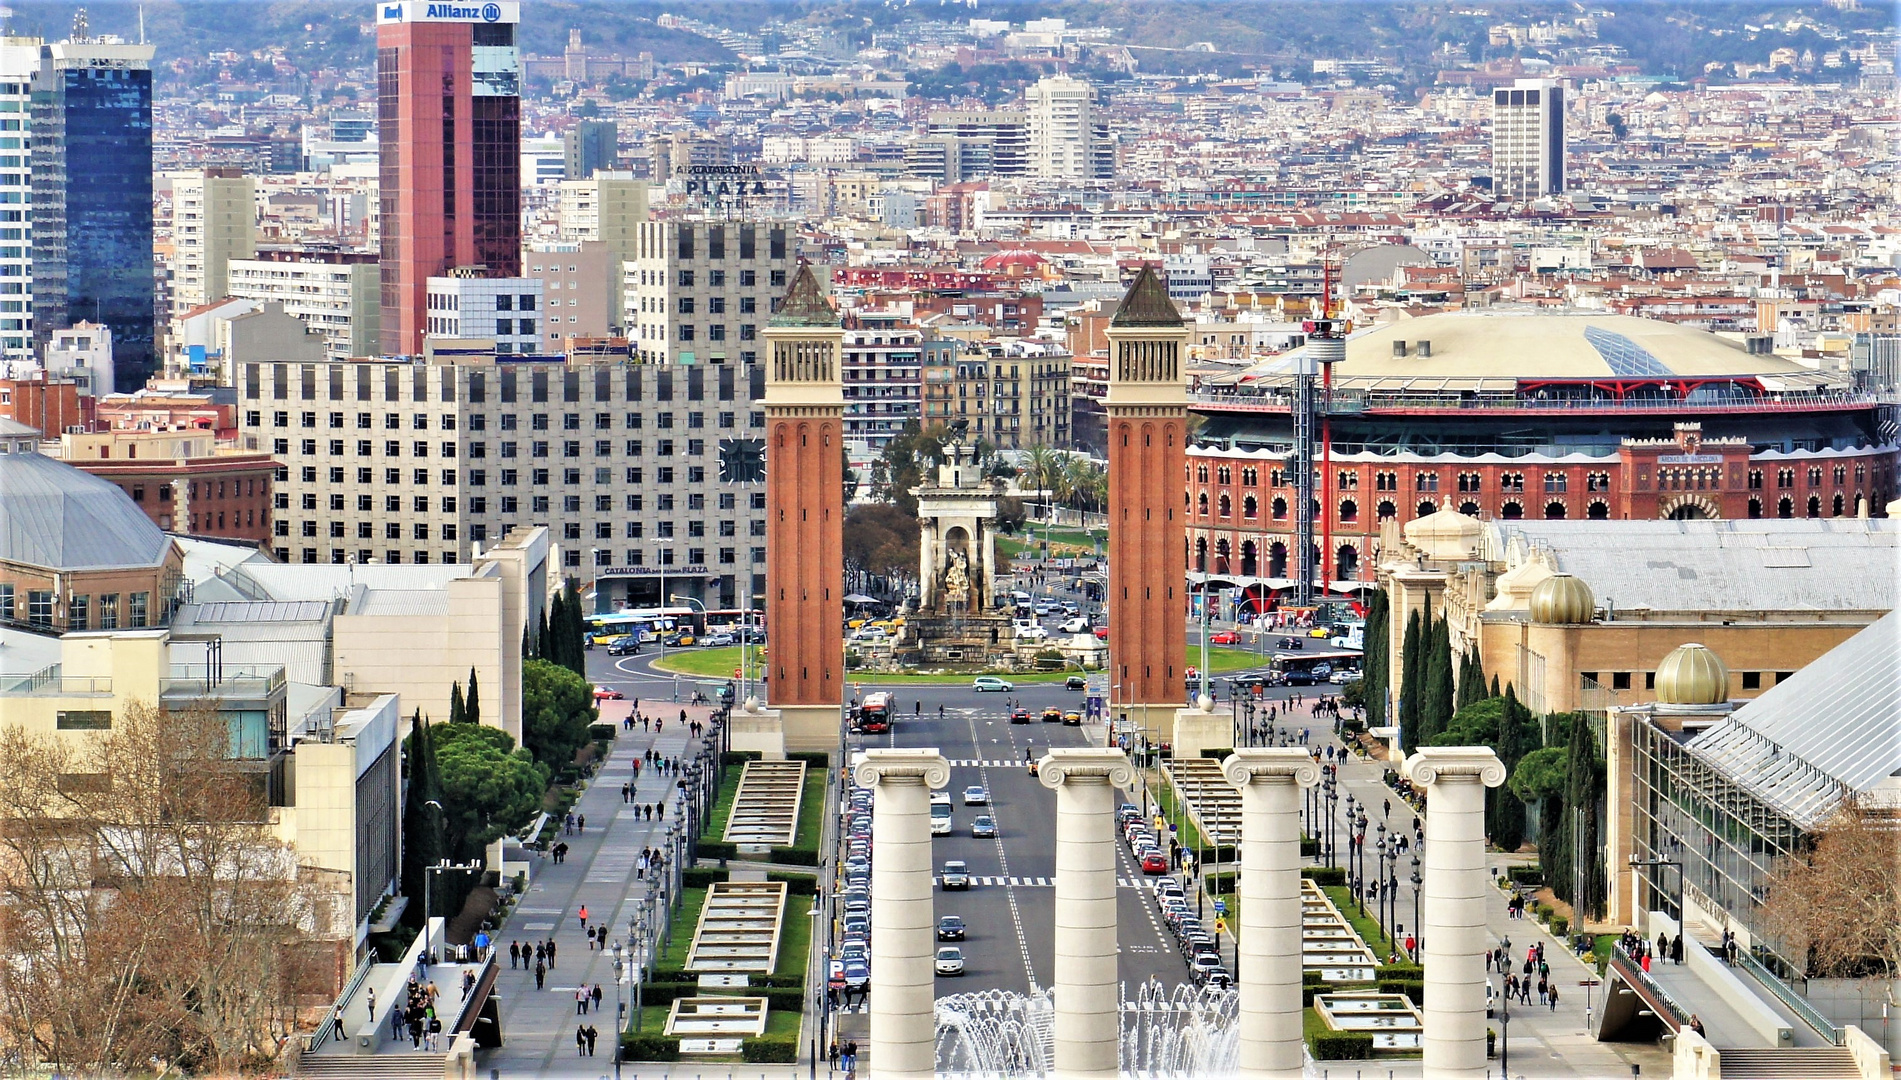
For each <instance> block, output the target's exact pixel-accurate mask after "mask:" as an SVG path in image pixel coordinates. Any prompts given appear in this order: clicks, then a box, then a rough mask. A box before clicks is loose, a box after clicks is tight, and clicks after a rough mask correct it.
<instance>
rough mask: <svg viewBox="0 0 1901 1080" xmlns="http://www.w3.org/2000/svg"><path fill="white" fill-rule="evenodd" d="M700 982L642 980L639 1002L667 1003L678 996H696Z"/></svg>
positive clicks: (698, 992) (650, 1003)
mask: <svg viewBox="0 0 1901 1080" xmlns="http://www.w3.org/2000/svg"><path fill="white" fill-rule="evenodd" d="M699 995H700V984H699V982H698V981H697V980H695V981H693V982H643V983H641V984H640V1003H641V1004H642V1005H668V1004H671V1003H672V1002H674V1001H675V1000H677V999H679V998H690V997H698V996H699Z"/></svg>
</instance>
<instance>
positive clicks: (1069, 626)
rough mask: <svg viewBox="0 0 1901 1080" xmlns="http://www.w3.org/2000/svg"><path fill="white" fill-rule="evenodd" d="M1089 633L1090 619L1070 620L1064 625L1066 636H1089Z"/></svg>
mask: <svg viewBox="0 0 1901 1080" xmlns="http://www.w3.org/2000/svg"><path fill="white" fill-rule="evenodd" d="M1088 632H1089V620H1088V619H1083V618H1076V619H1069V620H1067V621H1065V622H1064V623H1063V633H1065V634H1087V633H1088Z"/></svg>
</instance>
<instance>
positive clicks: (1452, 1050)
mask: <svg viewBox="0 0 1901 1080" xmlns="http://www.w3.org/2000/svg"><path fill="white" fill-rule="evenodd" d="M1405 774H1406V778H1407V779H1408V780H1411V781H1412V783H1413V786H1414V787H1417V788H1420V789H1422V790H1423V791H1425V793H1426V857H1425V883H1424V884H1423V885H1421V886H1420V887H1421V889H1422V890H1424V891H1423V892H1422V893H1421V896H1420V912H1421V913H1420V918H1421V920H1422V921H1423V922H1424V923H1425V926H1424V927H1423V928H1422V933H1423V934H1424V940H1423V942H1422V945H1421V954H1422V956H1421V961H1422V962H1423V963H1424V964H1425V967H1426V1001H1425V1009H1424V1012H1425V1016H1426V1032H1425V1075H1426V1080H1441V1078H1446V1080H1450V1078H1453V1077H1478V1076H1483V1075H1484V1073H1485V959H1484V954H1485V952H1486V950H1488V949H1489V948H1490V947H1491V941H1490V939H1489V938H1488V937H1487V936H1486V930H1485V901H1486V897H1487V895H1488V889H1489V886H1488V885H1487V883H1486V872H1485V789H1486V788H1488V787H1497V786H1499V785H1500V784H1502V783H1504V782H1505V766H1504V765H1503V764H1501V763H1500V762H1499V760H1498V755H1497V754H1495V753H1493V752H1492V749H1491V748H1490V747H1486V746H1422V747H1420V748H1419V749H1418V750H1416V751H1415V752H1414V753H1413V756H1411V757H1409V758H1407V759H1406V763H1405Z"/></svg>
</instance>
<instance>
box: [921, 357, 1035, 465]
mask: <svg viewBox="0 0 1901 1080" xmlns="http://www.w3.org/2000/svg"><path fill="white" fill-rule="evenodd" d="M933 344H937V343H933ZM921 383H922V388H921V398H922V400H921V406H922V409H923V412H924V414H925V416H926V417H928V418H929V420H930V422H932V423H951V422H955V421H958V420H963V421H966V422H968V423H969V425H970V434H971V436H972V437H974V438H979V439H983V440H985V441H987V442H989V443H991V444H992V445H994V446H996V447H997V448H998V449H1000V450H1027V449H1029V448H1030V447H1033V446H1048V447H1054V448H1060V449H1067V448H1068V447H1069V444H1070V434H1069V432H1070V411H1071V403H1070V371H1069V353H1068V352H1067V351H1065V350H1064V349H1062V348H1061V347H1060V346H1057V345H1054V344H1051V343H1048V342H1037V341H1025V340H1017V339H1009V340H1000V341H988V342H984V343H982V344H973V345H970V346H967V347H965V348H964V349H962V350H949V349H944V350H939V349H935V348H933V349H929V350H926V355H925V358H924V361H923V368H922V372H921Z"/></svg>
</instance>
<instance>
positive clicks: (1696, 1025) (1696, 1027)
mask: <svg viewBox="0 0 1901 1080" xmlns="http://www.w3.org/2000/svg"><path fill="white" fill-rule="evenodd" d="M1690 1030H1691V1031H1694V1032H1696V1033H1697V1034H1698V1035H1699V1036H1702V1037H1703V1038H1708V1037H1709V1033H1708V1032H1705V1031H1704V1030H1703V1021H1702V1020H1701V1019H1699V1018H1698V1017H1697V1015H1696V1014H1695V1013H1691V1014H1690Z"/></svg>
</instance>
